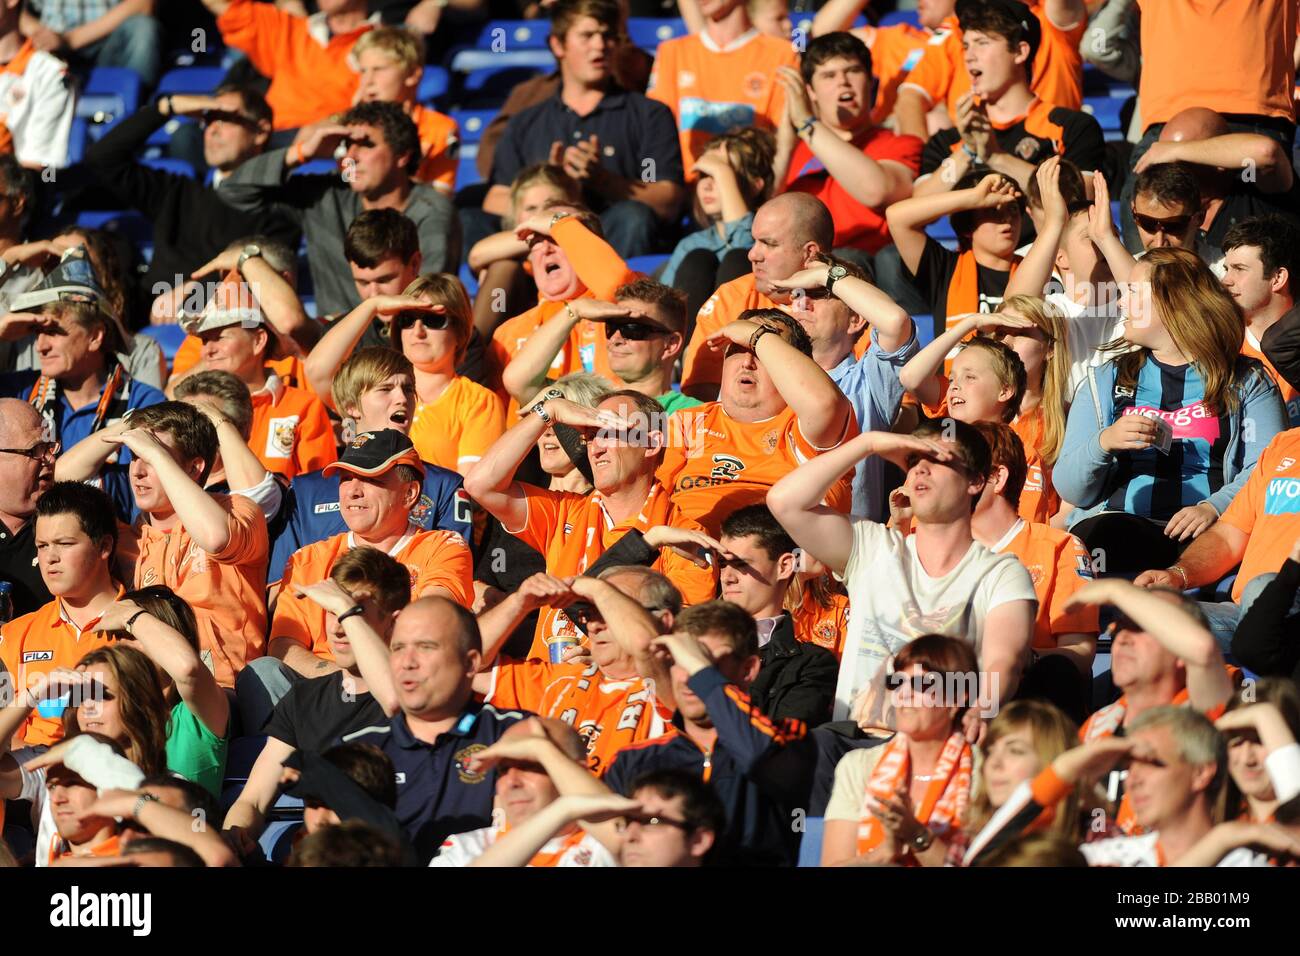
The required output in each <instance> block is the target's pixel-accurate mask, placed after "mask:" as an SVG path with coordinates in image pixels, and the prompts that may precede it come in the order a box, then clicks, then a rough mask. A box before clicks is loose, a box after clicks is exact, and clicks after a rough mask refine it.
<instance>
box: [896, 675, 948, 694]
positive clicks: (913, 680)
mask: <svg viewBox="0 0 1300 956" xmlns="http://www.w3.org/2000/svg"><path fill="white" fill-rule="evenodd" d="M941 680H942V677H941V675H940V674H939V673H938V672H937V671H926V672H925V673H923V674H915V675H912V674H904V673H903V672H902V671H890V672H889V673H888V674H886V675H885V686H886V687H888V688H889V689H890V690H898V689H899V688H901V687H904V686H908V687H911V688H912V691H913V693H916V694H924V693H926V692H927V691H930V690H932V689H933V688H934V687H935V686H936V685H937V684H939V683H940V681H941Z"/></svg>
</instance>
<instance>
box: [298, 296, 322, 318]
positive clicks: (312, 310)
mask: <svg viewBox="0 0 1300 956" xmlns="http://www.w3.org/2000/svg"><path fill="white" fill-rule="evenodd" d="M298 301H300V302H301V303H302V310H303V311H304V312H306V313H307V315H308V316H310V317H311V318H313V319H315V318H319V316H318V315H317V314H316V297H315V296H314V295H299V296H298Z"/></svg>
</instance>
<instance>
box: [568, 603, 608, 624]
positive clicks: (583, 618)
mask: <svg viewBox="0 0 1300 956" xmlns="http://www.w3.org/2000/svg"><path fill="white" fill-rule="evenodd" d="M564 616H565V617H567V618H568V619H569V620H570V621H572V622H573V623H574V624H576V625H577V626H578V627H580V628H585V627H586V626H587V622H588V621H604V620H605V616H604V615H603V614H601V613H600V611H599V610H597V608H596V605H594V604H585V603H578V604H570V605H569V606H568V607H566V608H565V609H564Z"/></svg>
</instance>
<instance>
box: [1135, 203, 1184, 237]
mask: <svg viewBox="0 0 1300 956" xmlns="http://www.w3.org/2000/svg"><path fill="white" fill-rule="evenodd" d="M1130 211H1131V212H1132V213H1133V221H1134V222H1136V223H1137V224H1138V228H1139V229H1141V230H1142V231H1143V232H1150V233H1157V232H1163V233H1164V234H1165V235H1167V236H1173V235H1181V234H1182V233H1184V232H1186V231H1187V227H1188V226H1190V225H1191V224H1192V217H1191V216H1171V217H1170V218H1168V219H1157V218H1155V217H1154V216H1144V215H1142V214H1141V213H1140V212H1138V211H1137V210H1136V209H1131V210H1130Z"/></svg>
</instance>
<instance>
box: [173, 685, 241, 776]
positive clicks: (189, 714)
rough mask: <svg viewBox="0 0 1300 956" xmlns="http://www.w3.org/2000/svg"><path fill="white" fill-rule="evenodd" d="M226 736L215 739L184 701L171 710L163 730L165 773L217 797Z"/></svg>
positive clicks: (222, 768)
mask: <svg viewBox="0 0 1300 956" xmlns="http://www.w3.org/2000/svg"><path fill="white" fill-rule="evenodd" d="M226 732H227V736H224V737H218V736H217V735H216V734H214V733H213V732H212V731H210V730H208V728H207V727H206V726H205V725H204V723H203V721H201V720H199V718H198V717H196V716H195V715H194V712H193V711H192V710H190V708H189V705H188V704H186V703H185V701H183V700H181V701H177V702H176V706H175V707H173V708H172V716H171V721H170V722H169V724H168V727H167V769H168V770H170V771H171V772H172V773H177V774H180V775H181V776H182V777H184V778H185V779H186V780H193V781H194V782H195V783H197V784H199V785H200V786H202V787H203V789H204V790H207V791H208V792H209V793H211V794H212V795H213V796H215V797H220V796H221V781H222V778H223V777H225V774H226V751H227V749H228V748H229V746H230V739H229V736H228V735H229V726H227V728H226Z"/></svg>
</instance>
